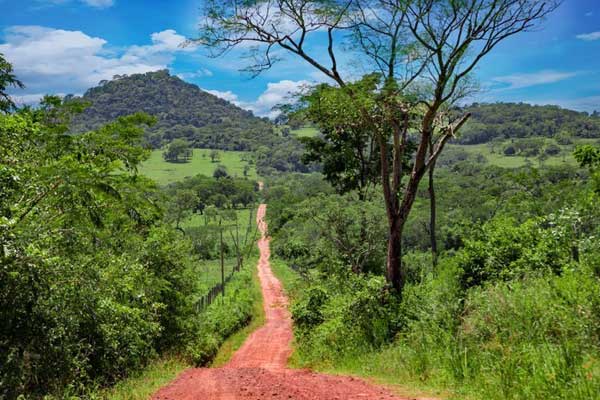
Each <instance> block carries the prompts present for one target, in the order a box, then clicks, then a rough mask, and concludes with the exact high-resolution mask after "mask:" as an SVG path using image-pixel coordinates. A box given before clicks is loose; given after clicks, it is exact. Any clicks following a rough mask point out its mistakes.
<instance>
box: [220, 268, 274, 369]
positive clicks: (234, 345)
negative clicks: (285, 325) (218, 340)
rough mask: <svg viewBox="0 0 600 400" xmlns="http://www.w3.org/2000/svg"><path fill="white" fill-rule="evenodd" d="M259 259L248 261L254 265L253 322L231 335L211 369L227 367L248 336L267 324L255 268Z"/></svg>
mask: <svg viewBox="0 0 600 400" xmlns="http://www.w3.org/2000/svg"><path fill="white" fill-rule="evenodd" d="M257 262H258V259H257V258H256V257H253V258H251V259H250V260H248V263H250V264H252V265H254V267H253V268H254V270H253V271H254V272H253V274H252V294H253V297H254V299H255V300H254V305H253V308H252V320H251V321H250V324H248V325H247V326H246V327H244V328H243V329H241V330H239V331H238V332H236V333H234V334H233V335H231V336H230V337H229V338H228V339H227V340H226V341H225V342H224V343H223V345H222V346H221V348H220V349H219V352H218V353H217V356H216V357H215V359H214V360H213V361H212V363H211V367H213V368H218V367H221V366H223V365H225V364H226V363H227V362H228V361H229V360H230V359H231V357H232V356H233V354H234V353H235V352H236V351H237V350H238V349H239V348H240V347H241V346H242V344H243V343H244V342H245V341H246V339H247V338H248V336H250V334H251V333H252V332H254V331H255V330H256V329H258V328H260V327H261V326H263V325H264V323H265V313H264V310H263V297H262V291H261V288H260V281H259V279H258V270H257V268H256V267H255V265H256V263H257Z"/></svg>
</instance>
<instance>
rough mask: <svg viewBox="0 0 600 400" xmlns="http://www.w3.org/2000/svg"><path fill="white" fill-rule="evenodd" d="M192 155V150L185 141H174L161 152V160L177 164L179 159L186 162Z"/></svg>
mask: <svg viewBox="0 0 600 400" xmlns="http://www.w3.org/2000/svg"><path fill="white" fill-rule="evenodd" d="M192 155H193V153H192V149H191V148H190V144H189V143H188V141H187V140H186V139H174V140H173V141H172V142H171V143H169V145H168V146H167V148H166V149H165V151H164V152H163V158H164V159H165V161H169V162H179V157H182V158H183V161H184V162H187V161H189V160H190V159H191V158H192Z"/></svg>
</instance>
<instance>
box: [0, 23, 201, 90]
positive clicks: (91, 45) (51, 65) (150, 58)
mask: <svg viewBox="0 0 600 400" xmlns="http://www.w3.org/2000/svg"><path fill="white" fill-rule="evenodd" d="M4 33H5V35H4V43H3V44H0V53H3V54H4V55H5V57H6V58H7V60H8V61H10V62H11V63H12V64H13V65H14V68H15V72H16V74H17V76H18V77H19V79H21V80H22V81H23V82H24V83H25V85H26V87H27V89H26V91H25V92H24V93H17V95H20V96H22V97H24V98H27V99H30V98H32V96H34V95H37V96H39V94H41V93H55V92H57V91H61V92H68V93H82V92H84V91H85V90H86V89H87V88H90V87H92V86H95V85H97V84H98V82H100V81H102V80H106V79H112V77H113V76H115V75H123V74H134V73H144V72H149V71H156V70H159V69H165V68H167V67H168V66H169V64H170V63H172V62H173V60H174V57H175V54H176V53H180V52H190V51H194V50H195V48H194V47H193V46H192V47H181V46H180V45H181V44H182V43H183V42H184V41H185V37H183V36H181V35H179V34H178V33H177V32H175V31H174V30H172V29H169V30H165V31H162V32H157V33H153V34H152V35H151V38H150V39H151V44H149V45H145V46H131V47H129V48H126V49H124V50H123V51H121V52H120V53H119V54H117V53H115V52H112V51H110V49H109V48H107V42H106V40H104V39H102V38H98V37H91V36H88V35H87V34H85V33H83V32H81V31H68V30H62V29H52V28H46V27H42V26H13V27H10V28H8V29H6V30H5V31H4ZM27 96H29V97H27Z"/></svg>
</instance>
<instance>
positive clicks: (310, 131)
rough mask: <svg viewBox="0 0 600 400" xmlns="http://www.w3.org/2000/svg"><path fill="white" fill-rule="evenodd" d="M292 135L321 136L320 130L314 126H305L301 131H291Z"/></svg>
mask: <svg viewBox="0 0 600 400" xmlns="http://www.w3.org/2000/svg"><path fill="white" fill-rule="evenodd" d="M291 134H292V135H294V136H296V137H314V136H317V135H318V134H319V130H318V129H317V128H314V127H312V126H305V127H303V128H300V129H294V130H292V131H291Z"/></svg>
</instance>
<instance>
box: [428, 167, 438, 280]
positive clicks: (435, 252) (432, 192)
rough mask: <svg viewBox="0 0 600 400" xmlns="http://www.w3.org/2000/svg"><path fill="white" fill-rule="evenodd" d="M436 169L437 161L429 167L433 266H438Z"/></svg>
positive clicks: (430, 234)
mask: <svg viewBox="0 0 600 400" xmlns="http://www.w3.org/2000/svg"><path fill="white" fill-rule="evenodd" d="M434 169H435V163H433V164H432V165H431V168H430V169H429V210H430V212H429V236H430V239H431V260H432V263H433V267H434V268H435V267H436V266H437V259H438V247H437V238H436V235H435V233H436V218H437V216H436V214H437V213H436V199H435V186H434V183H433V174H434Z"/></svg>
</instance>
